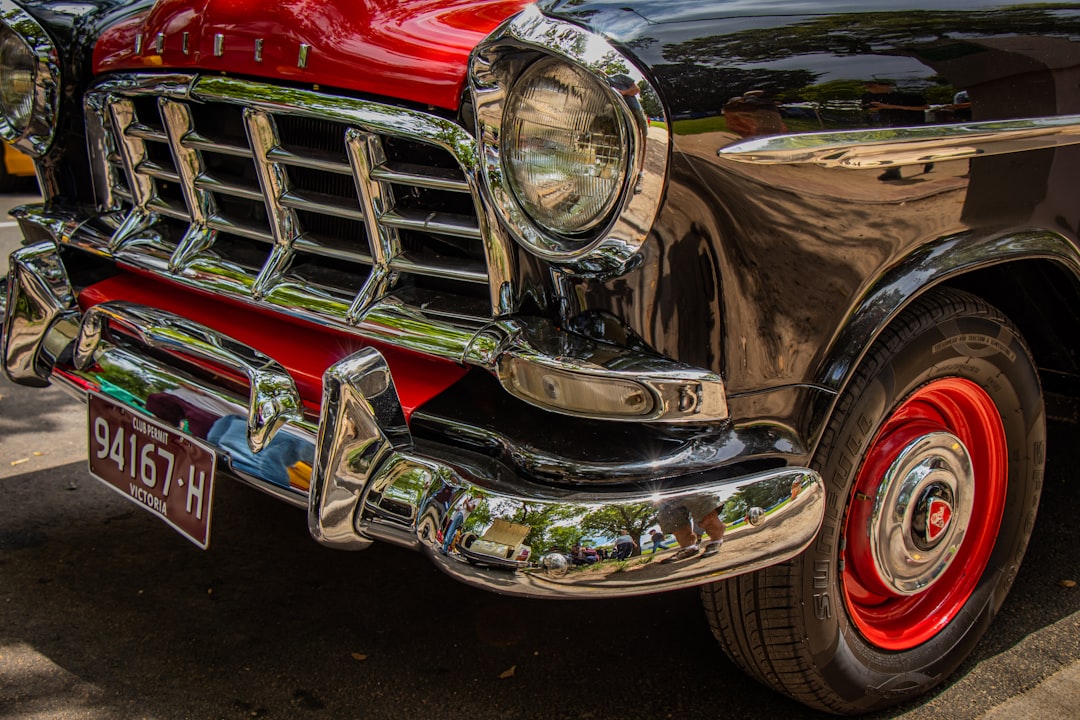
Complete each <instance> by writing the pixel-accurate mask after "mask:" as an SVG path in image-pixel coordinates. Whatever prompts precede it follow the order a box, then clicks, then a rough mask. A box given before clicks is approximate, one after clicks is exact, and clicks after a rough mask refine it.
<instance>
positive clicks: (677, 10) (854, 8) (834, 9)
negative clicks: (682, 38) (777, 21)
mask: <svg viewBox="0 0 1080 720" xmlns="http://www.w3.org/2000/svg"><path fill="white" fill-rule="evenodd" d="M620 4H622V3H621V0H620ZM994 7H996V6H995V5H993V4H992V3H988V2H985V0H875V2H874V3H873V10H874V12H911V11H913V10H937V11H942V10H946V11H947V10H972V9H980V8H982V9H989V8H994ZM866 10H867V3H866V2H863V1H861V0H834V1H833V2H830V3H828V6H827V8H826V7H823V3H822V2H821V0H769V2H762V0H724V1H723V2H711V3H704V2H702V0H667V1H666V2H664V3H656V4H654V5H653V6H651V7H650V8H648V10H639V11H637V12H638V14H640V15H641V16H642V17H647V18H648V19H649V21H650V22H656V23H676V22H694V21H696V20H708V19H715V18H724V17H745V16H768V15H821V14H823V12H824V13H827V14H830V15H832V14H835V13H865V12H866Z"/></svg>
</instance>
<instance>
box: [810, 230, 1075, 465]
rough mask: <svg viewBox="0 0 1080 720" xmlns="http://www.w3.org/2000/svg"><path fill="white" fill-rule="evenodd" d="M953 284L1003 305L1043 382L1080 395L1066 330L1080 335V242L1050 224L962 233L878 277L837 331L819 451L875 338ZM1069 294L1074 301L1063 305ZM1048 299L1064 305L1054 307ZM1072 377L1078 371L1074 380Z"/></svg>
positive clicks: (819, 421)
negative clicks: (909, 309)
mask: <svg viewBox="0 0 1080 720" xmlns="http://www.w3.org/2000/svg"><path fill="white" fill-rule="evenodd" d="M939 286H947V287H953V288H956V289H959V290H964V291H966V292H969V293H971V294H973V295H977V296H979V297H981V298H982V299H984V300H985V301H987V302H988V303H990V304H992V305H994V306H995V307H997V308H998V309H999V310H1001V311H1002V312H1003V313H1005V315H1006V316H1007V317H1009V319H1010V320H1012V322H1014V323H1015V324H1016V325H1017V327H1018V328H1019V330H1020V333H1021V335H1022V336H1023V337H1024V339H1025V341H1026V342H1027V343H1028V345H1029V348H1030V350H1031V352H1032V355H1033V357H1034V358H1035V362H1036V365H1037V367H1038V370H1039V375H1040V379H1041V380H1042V381H1043V383H1044V386H1045V387H1046V388H1047V389H1048V390H1051V391H1053V392H1058V393H1061V394H1063V395H1070V394H1071V395H1077V396H1080V354H1078V353H1075V352H1073V351H1072V350H1071V349H1070V347H1069V346H1068V344H1067V343H1066V342H1065V341H1064V340H1063V338H1068V337H1077V336H1080V250H1078V248H1077V246H1076V244H1075V243H1073V242H1072V241H1071V240H1070V239H1069V238H1067V237H1066V236H1064V235H1062V234H1060V233H1057V232H1053V231H1049V230H1027V231H1022V232H1010V233H1001V234H996V235H982V236H980V235H975V234H973V233H960V234H956V235H951V236H947V237H944V238H941V239H940V240H938V241H937V242H935V243H931V244H929V245H924V246H922V247H920V248H919V249H918V250H917V251H916V252H914V253H912V254H911V255H909V256H907V257H906V258H904V259H903V260H902V261H900V262H898V263H896V264H894V265H893V266H892V267H891V268H890V269H889V270H888V271H887V272H885V273H883V274H882V275H881V276H880V277H879V278H878V280H877V281H876V282H875V283H874V284H873V285H871V286H870V287H869V288H868V290H867V291H866V292H865V293H864V294H863V295H862V297H861V298H860V299H859V301H858V302H857V303H856V305H855V306H854V307H853V308H852V310H851V312H850V313H849V314H848V316H847V319H846V322H845V323H844V324H843V325H842V326H841V327H840V328H838V330H837V332H836V333H835V334H834V335H833V339H832V342H831V343H830V345H829V347H828V348H827V351H826V352H825V354H824V356H823V357H824V361H823V362H822V363H821V365H820V366H819V371H818V373H817V378H816V380H817V384H818V385H819V386H821V387H826V388H828V389H829V390H830V391H831V392H829V393H827V394H823V396H821V397H820V398H819V399H818V401H817V405H816V407H814V408H813V409H812V410H811V413H812V416H813V417H812V420H811V423H810V427H813V428H815V431H814V432H813V434H812V436H811V437H810V443H809V447H810V448H811V451H816V448H817V445H818V443H819V442H820V440H821V431H822V429H823V428H824V427H825V425H826V423H827V421H828V418H829V417H830V415H831V413H832V412H833V409H834V406H835V403H836V400H837V398H838V397H839V396H840V394H841V393H842V391H843V390H844V388H845V387H846V386H847V384H848V383H849V382H850V381H851V378H852V375H853V373H854V372H855V370H856V369H857V368H858V366H859V364H860V363H861V362H862V360H863V358H864V357H865V356H866V354H867V352H868V351H869V348H870V346H871V345H872V344H873V343H874V341H875V340H876V339H877V338H878V337H879V336H880V335H881V333H882V332H883V331H884V330H885V328H886V327H888V326H889V324H890V323H891V322H893V320H894V319H895V318H896V317H897V316H898V315H900V313H901V312H903V310H904V309H905V308H906V307H908V306H909V305H910V304H911V303H912V302H914V301H915V300H916V299H917V298H919V297H921V296H922V295H924V294H925V293H926V292H928V291H929V290H931V289H932V288H935V287H939ZM1063 302H1068V303H1070V304H1071V306H1070V305H1063ZM1048 307H1053V308H1055V310H1056V309H1059V308H1064V310H1065V312H1055V313H1054V314H1053V316H1052V317H1051V315H1050V314H1049V313H1048V312H1047V308H1048ZM1070 378H1077V380H1076V382H1075V387H1074V382H1073V381H1071V380H1070Z"/></svg>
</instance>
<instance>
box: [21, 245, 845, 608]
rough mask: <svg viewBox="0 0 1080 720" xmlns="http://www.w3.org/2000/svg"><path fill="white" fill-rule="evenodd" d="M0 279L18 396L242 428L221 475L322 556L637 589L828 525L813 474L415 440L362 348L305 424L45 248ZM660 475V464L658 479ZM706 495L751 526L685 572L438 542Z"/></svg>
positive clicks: (589, 591)
mask: <svg viewBox="0 0 1080 720" xmlns="http://www.w3.org/2000/svg"><path fill="white" fill-rule="evenodd" d="M4 284H5V285H6V287H4V288H0V290H3V292H0V296H3V297H4V298H5V300H4V304H3V305H0V313H2V316H3V328H4V334H3V338H2V349H3V357H2V361H3V367H4V371H5V373H6V374H7V375H8V377H10V378H11V379H12V380H14V381H16V382H20V383H23V384H28V385H44V384H47V383H48V382H50V381H53V380H55V381H58V382H59V384H61V386H63V387H65V388H67V389H69V390H71V391H73V392H74V393H75V394H76V395H77V396H79V397H81V398H85V396H86V393H87V392H89V391H94V392H99V393H101V394H104V395H108V396H110V397H112V398H113V399H114V400H117V401H119V402H123V403H126V404H128V405H131V406H133V407H136V408H139V409H140V410H142V411H143V412H146V404H147V400H148V398H149V396H150V395H151V394H153V393H159V394H162V393H163V394H165V395H168V396H171V398H172V399H174V400H176V401H183V402H187V403H194V404H196V405H197V406H198V407H199V408H200V411H201V412H204V413H210V414H212V415H213V416H214V417H216V418H222V417H227V416H240V417H242V418H244V422H245V423H246V427H247V440H248V442H247V446H248V447H247V449H246V450H244V449H242V448H241V449H239V450H238V449H237V448H235V447H234V448H232V449H227V448H224V447H217V448H216V451H217V452H218V455H219V458H220V462H221V465H222V466H224V467H227V468H229V469H230V471H231V474H233V475H235V476H236V477H238V478H240V479H241V480H244V481H246V482H248V483H250V484H252V485H254V486H256V487H259V488H261V489H263V490H266V491H268V492H271V493H273V494H275V495H277V496H279V497H281V498H283V499H285V500H287V501H289V502H291V503H293V504H296V505H300V506H306V508H307V511H308V525H309V529H310V531H311V534H312V536H313V537H314V538H315V539H316V540H318V541H319V542H321V543H324V544H326V545H329V546H332V547H337V548H343V549H361V548H365V547H367V546H369V545H370V544H371V543H372V542H374V541H376V540H384V541H389V542H393V543H395V544H398V545H404V546H408V547H412V548H415V549H418V550H420V551H421V552H424V553H425V554H426V555H427V556H428V557H429V558H430V559H431V560H432V561H433V562H435V563H436V564H437V565H438V566H439V567H441V568H442V569H443V570H444V571H446V572H447V573H449V574H451V575H453V576H454V577H456V578H458V579H460V580H462V581H464V582H467V583H469V584H472V585H476V586H480V587H484V588H487V589H490V590H494V591H497V592H501V593H507V594H516V595H525V596H534V597H603V596H615V595H633V594H642V593H649V592H657V591H662V590H669V589H676V588H683V587H690V586H695V585H700V584H703V583H707V582H711V581H714V580H719V579H723V578H726V577H730V576H732V575H735V574H738V573H743V572H748V571H752V570H755V569H759V568H761V567H764V566H767V565H770V564H773V563H777V562H781V561H783V560H786V559H788V558H790V557H792V556H794V555H796V554H798V553H799V552H801V551H802V550H803V549H804V548H805V547H806V546H807V545H808V544H809V543H810V542H811V540H812V539H813V537H814V536H815V534H816V532H817V529H818V527H819V525H820V523H821V520H822V516H823V513H824V506H825V503H824V500H825V497H824V490H823V487H822V483H821V478H820V477H819V476H818V475H817V474H816V473H815V472H814V471H812V470H809V469H806V468H782V469H777V470H771V471H767V472H762V473H759V474H755V475H750V476H740V477H735V478H730V477H727V478H725V477H721V476H720V475H719V474H711V473H708V472H706V473H697V474H695V475H694V476H693V477H686V478H681V479H680V478H675V479H671V478H668V479H667V480H664V481H661V480H657V481H655V482H642V483H636V484H634V485H632V486H627V485H622V486H581V487H578V488H573V489H571V488H568V487H556V486H550V485H545V484H542V483H539V482H536V481H534V480H531V479H529V478H525V477H522V476H520V475H518V474H517V473H516V472H514V471H512V470H511V469H509V468H508V467H507V466H505V465H503V464H502V463H500V462H498V461H497V460H495V459H492V458H490V457H487V456H483V455H479V454H476V453H473V452H470V451H464V450H461V449H460V448H456V447H450V446H446V445H441V444H438V443H434V442H430V441H424V440H421V439H417V438H414V437H413V436H412V434H411V432H410V430H409V427H408V424H407V423H406V421H405V415H404V413H403V411H402V407H401V404H400V401H399V399H398V394H397V391H396V390H395V387H394V379H393V377H391V373H390V370H389V368H388V366H387V364H386V361H385V360H384V358H383V357H382V355H381V354H380V353H379V352H378V351H377V350H375V349H373V348H365V349H363V350H361V351H360V352H357V353H355V354H354V355H352V356H350V357H347V358H345V359H344V360H342V361H340V362H338V363H336V364H335V365H333V366H331V367H330V368H329V369H327V370H326V373H325V375H324V377H323V398H322V404H321V408H320V412H319V416H318V418H315V417H314V416H312V415H309V414H305V413H304V411H303V404H302V403H301V400H300V397H299V395H298V393H297V391H296V387H295V384H294V383H293V380H292V378H291V377H290V376H289V374H288V372H287V371H286V370H285V369H284V368H283V367H282V366H281V365H279V364H278V363H277V362H275V361H274V360H273V359H272V358H269V357H267V356H266V355H264V354H262V353H260V352H259V351H257V350H255V349H253V348H250V347H248V346H245V345H243V344H241V343H238V342H236V341H235V340H233V339H231V338H228V337H225V336H223V335H221V334H219V333H216V332H215V331H214V330H212V329H210V328H208V327H205V326H202V325H198V324H196V323H193V322H191V321H189V320H186V319H184V318H182V317H179V316H177V315H174V314H170V313H165V312H162V311H160V310H156V309H152V308H149V307H145V306H141V305H134V304H131V303H125V302H108V303H103V304H101V305H98V306H95V307H93V308H91V309H90V310H89V311H87V312H85V313H84V312H82V311H81V310H80V309H79V307H78V305H77V303H76V300H75V294H74V292H73V289H72V288H71V286H70V284H69V282H68V281H67V275H66V272H65V269H64V266H63V263H62V261H61V259H60V256H59V253H58V252H57V249H56V244H55V243H52V242H41V243H38V244H36V245H31V246H28V247H26V248H23V249H22V250H19V251H18V252H16V253H14V254H13V255H12V258H11V269H10V272H9V274H8V277H7V279H6V281H5V283H4ZM173 360H175V362H174V361H173ZM207 365H209V366H212V367H217V368H222V369H224V370H225V371H226V374H231V375H233V376H235V377H237V378H246V384H247V386H248V388H249V393H248V395H247V396H246V397H243V396H241V395H239V394H237V392H236V390H235V389H229V388H228V387H218V386H216V385H214V384H212V383H211V382H210V381H208V380H207V379H206V377H207V375H206V374H205V373H201V374H200V373H199V372H197V371H192V370H191V368H197V367H199V366H202V367H206V366H207ZM234 387H235V386H234ZM287 437H291V438H293V439H294V441H296V440H299V441H300V443H301V444H303V445H304V446H305V447H308V448H309V450H310V452H309V455H310V457H311V459H312V463H311V469H310V473H309V476H308V477H307V478H305V479H304V482H301V483H299V484H289V483H282V482H280V481H279V480H275V479H273V478H272V477H271V476H270V474H262V473H260V470H259V468H260V467H261V465H260V458H261V457H265V455H261V453H263V451H264V450H265V449H266V448H267V447H268V446H270V445H272V444H273V443H274V442H275V441H278V440H279V439H281V438H287ZM277 470H280V468H277ZM278 474H280V473H278ZM670 474H671V471H670V469H667V470H666V472H665V468H664V467H662V466H660V467H658V468H657V476H658V477H661V476H663V477H667V476H668V475H670ZM305 486H306V487H305ZM701 495H705V496H708V497H709V498H710V500H712V499H715V500H716V502H717V505H719V504H724V505H725V507H727V508H739V509H740V510H741V509H742V508H745V510H746V512H745V515H744V516H743V517H745V520H744V519H742V518H739V519H736V520H732V519H731V518H730V517H729V523H728V528H727V531H726V533H725V535H724V544H723V549H722V551H721V552H720V553H718V554H715V555H711V556H709V557H705V556H704V555H698V556H697V557H695V558H693V559H691V560H685V561H682V562H671V563H664V562H661V561H662V560H664V559H666V558H669V557H672V556H673V554H674V552H673V551H664V552H662V553H660V554H657V555H655V556H654V555H650V554H648V553H645V554H642V555H641V556H640V557H633V558H631V559H629V560H626V561H621V562H616V561H607V562H601V563H598V564H596V565H591V566H582V567H580V568H577V567H572V566H571V565H570V564H569V562H568V560H567V558H565V557H564V556H563V555H561V554H558V553H550V554H545V553H544V552H543V549H542V548H532V551H531V555H530V556H529V557H528V558H527V560H526V561H520V556H519V555H514V550H515V548H513V547H508V550H507V557H505V558H501V557H494V556H493V557H492V558H491V561H490V562H489V561H486V560H485V558H484V556H483V555H482V554H478V553H476V552H473V551H469V550H468V549H467V548H463V547H461V546H460V545H456V544H455V543H454V542H453V537H450V539H449V540H447V537H446V536H447V535H452V533H453V530H456V529H457V528H458V524H459V523H460V522H461V521H460V518H458V519H457V520H455V515H457V514H458V512H459V511H463V512H462V514H463V515H466V516H469V519H468V520H467V521H466V523H465V524H464V529H465V530H467V531H469V533H470V535H471V536H481V537H482V536H483V534H484V531H485V530H486V529H489V528H490V527H491V526H492V525H493V524H494V523H495V521H496V520H499V519H501V520H504V521H507V522H509V523H514V524H516V525H517V526H519V527H520V526H527V528H528V529H530V530H531V531H532V534H533V536H535V537H544V536H547V535H548V533H547V531H548V530H551V529H553V528H558V527H571V526H573V527H579V528H585V529H586V530H588V531H589V532H591V533H592V534H591V535H589V536H588V537H589V539H590V540H591V541H592V542H593V543H594V544H596V545H598V546H603V545H605V544H609V543H613V542H614V540H615V536H616V535H618V534H620V533H621V531H620V530H614V529H612V528H611V523H610V522H608V523H606V526H607V527H606V529H605V523H604V522H603V519H604V518H605V517H607V518H611V517H620V516H621V517H625V518H640V517H642V516H644V515H649V514H655V512H656V511H657V510H658V509H660V508H662V507H664V506H666V505H679V504H682V503H684V502H689V501H692V500H693V498H695V497H696V496H701ZM469 509H471V510H472V513H471V516H470V515H469V512H467V510H469ZM478 510H479V511H478ZM488 545H491V543H488ZM517 549H520V548H517ZM511 556H513V557H511Z"/></svg>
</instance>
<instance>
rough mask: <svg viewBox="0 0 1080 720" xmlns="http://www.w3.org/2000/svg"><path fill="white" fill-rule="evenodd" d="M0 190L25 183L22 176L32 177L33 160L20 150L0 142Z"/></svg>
mask: <svg viewBox="0 0 1080 720" xmlns="http://www.w3.org/2000/svg"><path fill="white" fill-rule="evenodd" d="M0 158H2V159H3V162H0V192H8V191H10V190H14V189H15V188H17V187H21V186H23V185H26V184H27V183H26V181H24V180H23V179H22V178H26V177H33V175H34V161H33V160H31V159H30V156H29V155H26V154H25V153H23V152H22V151H20V150H18V149H16V148H14V147H12V146H11V145H8V144H7V143H2V142H0Z"/></svg>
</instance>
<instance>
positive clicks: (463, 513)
mask: <svg viewBox="0 0 1080 720" xmlns="http://www.w3.org/2000/svg"><path fill="white" fill-rule="evenodd" d="M479 504H480V501H479V500H478V499H477V498H475V497H473V496H472V495H469V496H467V497H466V498H465V499H464V500H463V501H462V502H461V504H459V505H458V506H457V508H455V510H454V515H453V517H452V518H451V520H450V527H448V528H446V532H444V533H443V543H442V548H441V550H442V554H443V555H445V554H447V553H448V552H450V548H451V546H453V544H454V536H455V535H457V531H458V530H460V529H461V526H462V524H464V522H465V521H466V520H467V519H468V518H469V515H471V514H472V511H473V510H475V509H476V506H477V505H479Z"/></svg>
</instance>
